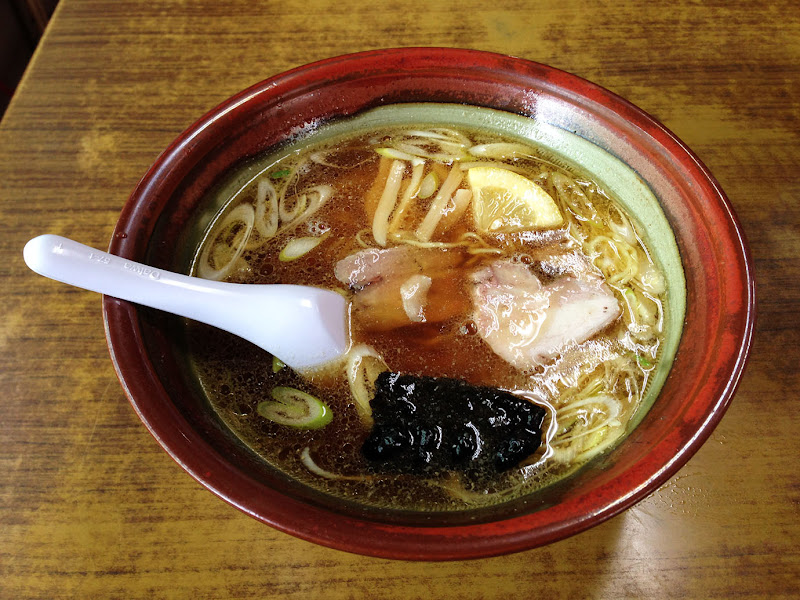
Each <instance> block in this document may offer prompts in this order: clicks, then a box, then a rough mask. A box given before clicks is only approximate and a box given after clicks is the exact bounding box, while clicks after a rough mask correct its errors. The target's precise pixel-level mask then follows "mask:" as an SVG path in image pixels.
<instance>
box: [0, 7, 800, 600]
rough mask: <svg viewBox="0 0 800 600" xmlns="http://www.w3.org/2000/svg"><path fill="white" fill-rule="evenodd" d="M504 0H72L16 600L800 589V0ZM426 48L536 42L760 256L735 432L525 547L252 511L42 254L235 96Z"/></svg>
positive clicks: (13, 499) (1, 174) (37, 200)
mask: <svg viewBox="0 0 800 600" xmlns="http://www.w3.org/2000/svg"><path fill="white" fill-rule="evenodd" d="M502 4H503V3H502V2H500V3H498V2H475V1H473V0H463V1H462V2H459V3H453V2H446V3H441V4H440V5H438V6H436V7H429V5H428V3H425V2H415V3H410V2H408V3H407V2H390V3H366V2H365V3H362V2H358V1H356V0H339V1H338V2H322V1H319V0H304V1H303V2H294V1H292V0H285V1H283V2H253V1H252V0H197V1H194V2H186V1H179V0H126V1H125V2H118V1H117V0H61V3H60V5H59V7H58V10H57V12H56V14H55V17H54V19H53V21H52V22H51V24H50V26H49V27H48V29H47V31H46V33H45V36H44V39H43V40H42V43H41V45H40V47H39V49H38V51H37V53H36V55H35V56H34V60H33V62H32V64H31V65H30V68H29V70H28V71H27V74H26V76H25V78H24V80H23V82H22V85H21V87H20V89H19V91H18V93H17V95H16V97H15V98H14V100H13V102H12V104H11V107H10V109H9V111H8V112H7V114H6V115H5V117H4V119H3V121H2V125H1V126H0V250H1V251H2V258H1V259H0V273H2V281H3V285H2V289H1V290H0V294H2V303H1V304H0V305H2V306H3V307H4V308H3V318H2V322H1V324H0V349H1V354H0V390H2V395H3V397H2V401H0V460H1V461H2V462H1V463H0V597H3V598H14V599H17V598H28V597H40V598H56V597H74V598H112V597H113V598H172V597H174V598H190V597H191V598H200V597H242V598H244V597H281V598H283V597H286V598H304V599H307V598H316V597H320V598H322V597H324V598H359V597H364V598H366V597H369V598H436V597H453V598H511V597H525V598H527V597H543V598H730V597H737V598H742V597H744V598H781V597H783V598H790V597H798V595H800V524H799V523H800V514H799V513H800V510H799V509H800V474H798V473H799V472H800V469H799V468H798V458H800V452H799V450H800V441H799V440H800V410H799V409H798V402H797V394H798V389H800V378H798V359H800V352H798V345H799V344H800V335H799V334H798V327H799V326H800V317H798V315H800V284H799V283H798V282H799V281H800V266H799V264H798V256H800V229H798V228H799V227H800V104H798V102H800V11H798V9H797V5H796V3H795V2H793V1H783V0H781V1H778V2H767V1H765V0H753V1H751V2H747V3H744V2H742V3H734V2H728V3H698V2H679V3H677V4H675V5H674V6H672V7H670V8H666V7H661V8H659V7H657V6H656V5H655V4H654V3H651V2H643V1H636V0H623V1H621V2H617V3H598V5H597V6H592V4H593V3H579V2H571V1H570V0H559V1H549V0H548V1H542V2H535V3H534V2H531V3H526V2H509V3H508V7H507V8H504V7H503V6H502ZM737 4H738V5H737ZM411 45H440V46H460V47H471V48H478V49H484V50H492V51H498V52H503V53H507V54H513V55H517V56H521V57H524V58H528V59H531V60H535V61H539V62H543V63H547V64H550V65H552V66H555V67H558V68H561V69H564V70H566V71H570V72H572V73H575V74H577V75H580V76H582V77H585V78H587V79H590V80H592V81H594V82H596V83H598V84H600V85H603V86H604V87H607V88H609V89H611V90H613V91H615V92H617V93H619V94H620V95H622V96H624V97H626V98H628V99H629V100H631V101H632V102H633V103H635V104H637V105H638V106H640V107H642V108H643V109H645V110H646V111H648V112H650V113H651V114H653V115H654V116H656V117H657V118H659V119H660V120H661V121H662V122H663V123H665V124H666V125H667V127H669V128H670V129H672V130H673V131H674V132H675V133H676V134H677V135H678V136H679V137H680V138H682V139H683V140H684V141H685V142H686V143H687V144H688V145H689V146H690V147H691V148H693V149H694V150H695V151H696V152H697V154H698V155H699V156H700V157H701V159H702V160H703V161H705V163H706V164H707V165H708V167H709V168H710V170H711V171H712V172H713V173H714V174H715V175H716V177H717V178H718V179H719V181H720V182H721V184H722V186H723V188H724V189H725V190H726V191H727V193H728V195H729V196H730V199H731V201H732V203H733V205H734V206H735V208H736V210H737V211H738V214H739V216H740V218H741V220H742V222H743V225H744V228H745V230H746V233H747V235H748V236H749V239H750V244H751V247H752V251H753V255H754V259H755V267H756V276H757V279H758V286H759V290H758V291H759V300H760V305H759V310H760V318H759V323H758V329H757V334H756V339H755V344H754V348H753V353H752V356H751V360H750V364H749V368H748V371H747V373H746V375H745V377H744V380H743V381H742V384H741V387H740V389H739V391H738V393H737V395H736V397H735V399H734V402H733V404H732V406H731V407H730V409H729V411H728V413H727V415H726V416H725V418H724V419H723V421H722V423H721V424H720V426H719V427H718V428H717V430H716V431H715V433H714V434H713V435H712V437H711V439H710V440H709V441H708V442H707V443H706V444H705V446H704V447H703V448H702V449H701V450H700V451H699V452H698V454H697V455H696V456H695V457H694V458H693V459H692V460H691V461H690V462H689V463H688V464H687V465H686V466H685V467H684V468H683V469H682V470H681V471H680V472H679V473H678V474H677V475H676V476H675V477H674V478H673V479H672V480H670V481H669V482H668V483H667V484H666V485H664V486H663V487H662V488H661V489H660V490H658V491H657V492H656V493H654V494H652V495H651V496H650V497H648V498H647V499H646V500H644V501H643V502H641V503H639V504H638V505H637V506H635V507H634V508H632V509H630V510H628V511H626V512H625V513H623V514H621V515H619V516H618V517H616V518H614V519H612V520H610V521H608V522H606V523H604V524H603V525H601V526H599V527H596V528H594V529H592V530H589V531H587V532H585V533H582V534H580V535H578V536H575V537H573V538H571V539H567V540H564V541H562V542H559V543H556V544H552V545H550V546H547V547H544V548H540V549H535V550H531V551H528V552H523V553H519V554H515V555H511V556H505V557H499V558H493V559H486V560H478V561H469V562H452V563H440V564H420V563H411V562H400V561H389V560H379V559H372V558H365V557H360V556H354V555H350V554H346V553H344V552H339V551H336V550H331V549H327V548H322V547H317V546H315V545H312V544H310V543H307V542H304V541H301V540H298V539H294V538H292V537H289V536H287V535H285V534H282V533H279V532H277V531H274V530H272V529H271V528H269V527H267V526H264V525H261V524H259V523H258V522H256V521H255V520H253V519H251V518H249V517H247V516H245V515H244V514H241V513H240V512H238V511H237V510H235V509H233V508H231V507H229V506H228V505H226V504H225V503H223V502H222V501H220V500H218V499H217V498H216V497H214V496H213V495H212V494H210V493H209V492H207V491H206V490H204V489H203V488H202V487H201V486H200V485H199V484H197V483H196V482H195V481H194V480H193V479H192V478H190V477H189V476H188V475H186V474H185V473H184V472H183V471H182V470H181V469H180V467H178V466H177V465H176V464H175V463H173V461H172V460H171V459H170V458H169V457H168V456H167V454H166V453H164V452H163V451H162V450H161V449H160V447H159V446H158V444H157V443H156V442H155V441H154V440H153V439H152V438H151V437H150V435H149V434H148V433H147V431H146V430H145V428H144V427H142V426H141V425H140V423H139V421H138V419H137V417H136V415H135V414H134V412H133V410H132V409H131V408H130V406H129V404H128V403H127V401H126V399H125V396H124V394H123V392H122V389H121V388H120V386H119V384H118V382H117V379H116V377H115V375H114V372H113V369H112V366H111V362H110V360H109V357H108V352H107V349H106V343H105V338H104V335H103V326H102V320H101V314H100V299H99V297H98V296H97V295H93V294H91V293H88V292H82V291H78V290H74V289H71V288H68V287H66V286H62V285H59V284H56V283H53V282H51V281H48V280H45V279H43V278H40V277H38V276H35V275H33V274H32V273H31V272H29V271H28V270H27V269H26V268H25V266H24V264H23V262H22V256H21V250H22V247H23V245H24V243H25V242H26V241H27V240H28V239H29V238H31V237H33V236H34V235H37V234H40V233H44V232H51V233H58V234H62V235H65V236H68V237H72V238H75V239H78V240H80V241H82V242H84V243H87V244H89V245H94V246H96V247H101V248H104V247H106V246H107V244H108V241H109V239H110V236H111V231H112V228H113V226H114V223H115V222H116V219H117V215H118V213H119V211H120V209H121V207H122V205H123V203H124V202H125V199H126V198H127V196H128V194H129V193H130V191H131V190H132V189H133V187H134V186H135V185H136V183H137V181H138V179H139V177H141V175H142V174H143V173H144V172H145V171H146V169H147V167H148V166H149V165H150V163H151V162H152V161H153V160H154V159H155V158H156V156H157V155H158V153H159V152H160V151H161V150H162V149H163V148H165V147H166V146H167V144H168V143H169V142H170V141H171V140H172V139H173V138H174V137H176V136H177V135H178V133H180V132H181V131H182V130H183V129H184V128H185V127H186V126H188V125H189V124H190V123H191V122H192V121H193V120H194V119H195V118H196V117H198V116H199V115H201V114H202V113H204V112H205V111H206V110H208V109H210V108H211V107H213V106H215V105H216V104H217V103H219V102H221V101H222V100H224V99H225V98H227V97H228V96H230V95H231V94H233V93H234V92H236V91H238V90H240V89H243V88H245V87H247V86H249V85H251V84H253V83H255V82H257V81H260V80H261V79H264V78H266V77H268V76H271V75H273V74H275V73H278V72H280V71H283V70H285V69H287V68H291V67H295V66H298V65H301V64H305V63H308V62H311V61H313V60H317V59H321V58H325V57H329V56H333V55H337V54H341V53H346V52H353V51H358V50H365V49H372V48H379V47H387V46H411Z"/></svg>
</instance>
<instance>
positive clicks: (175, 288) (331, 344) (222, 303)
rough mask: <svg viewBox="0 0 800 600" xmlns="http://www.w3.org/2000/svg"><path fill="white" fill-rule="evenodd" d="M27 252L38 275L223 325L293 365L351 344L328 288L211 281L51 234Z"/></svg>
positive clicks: (313, 363)
mask: <svg viewBox="0 0 800 600" xmlns="http://www.w3.org/2000/svg"><path fill="white" fill-rule="evenodd" d="M23 255H24V258H25V263H26V264H27V265H28V267H30V268H31V269H32V270H33V271H35V272H36V273H39V274H40V275H44V276H45V277H48V278H50V279H54V280H56V281H60V282H62V283H67V284H70V285H74V286H76V287H80V288H83V289H86V290H91V291H93V292H100V293H101V294H106V295H108V296H113V297H115V298H119V299H121V300H129V301H131V302H135V303H137V304H141V305H144V306H149V307H150V308H157V309H160V310H164V311H167V312H170V313H173V314H176V315H179V316H182V317H187V318H189V319H193V320H195V321H200V322H201V323H206V324H207V325H213V326H214V327H218V328H220V329H224V330H225V331H228V332H230V333H233V334H235V335H238V336H239V337H242V338H244V339H246V340H248V341H250V342H252V343H254V344H255V345H257V346H259V347H261V348H263V349H264V350H266V351H267V352H269V353H271V354H273V355H274V356H277V357H278V358H279V359H281V360H282V361H283V362H284V363H286V364H287V365H288V366H290V367H292V368H293V369H298V370H304V369H313V368H316V367H319V366H321V365H323V364H325V363H327V362H330V361H332V360H335V359H336V358H338V357H339V356H341V355H343V354H344V353H345V351H346V350H347V347H348V337H349V336H348V331H347V301H346V300H345V299H344V297H343V296H341V295H340V294H337V293H336V292H332V291H329V290H324V289H321V288H315V287H309V286H302V285H247V284H238V283H223V282H220V281H207V280H204V279H199V278H197V277H188V276H186V275H180V274H178V273H172V272H170V271H164V270H162V269H155V268H153V267H150V266H148V265H144V264H141V263H138V262H134V261H131V260H127V259H124V258H120V257H119V256H115V255H113V254H108V253H107V252H101V251H100V250H95V249H94V248H90V247H89V246H84V245H83V244H80V243H78V242H75V241H73V240H70V239H67V238H64V237H61V236H57V235H49V234H48V235H41V236H39V237H36V238H34V239H32V240H31V241H29V242H28V243H27V244H26V245H25V249H24V251H23Z"/></svg>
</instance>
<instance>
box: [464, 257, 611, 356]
mask: <svg viewBox="0 0 800 600" xmlns="http://www.w3.org/2000/svg"><path fill="white" fill-rule="evenodd" d="M472 301H473V304H474V319H475V324H476V325H477V328H478V333H479V334H480V335H481V337H482V338H483V340H484V341H485V342H486V343H487V344H488V345H489V346H490V347H491V349H492V350H493V351H494V352H495V354H497V355H498V356H500V357H501V358H503V359H504V360H506V361H507V362H509V363H510V364H512V365H514V366H515V367H516V368H518V369H521V370H529V369H532V368H535V367H537V366H539V365H543V364H545V363H547V362H548V361H549V360H551V359H552V358H554V357H555V356H556V355H557V354H558V353H559V352H561V351H562V350H563V349H564V348H566V347H568V346H571V345H574V344H580V343H582V342H584V341H586V340H588V339H590V338H591V337H593V336H594V335H595V334H597V333H598V332H600V331H601V330H603V329H605V328H606V327H608V326H609V325H610V324H611V323H613V322H614V321H615V320H616V319H617V318H619V316H620V314H621V313H622V310H621V308H620V305H619V302H618V301H617V299H616V298H615V297H614V294H613V292H612V291H611V289H610V288H609V287H608V285H606V283H605V282H604V281H603V280H602V278H601V277H599V276H598V275H596V274H594V273H591V272H586V273H581V274H580V276H576V275H573V274H568V275H563V276H561V277H558V278H556V279H554V280H552V281H550V282H548V283H547V284H546V285H545V284H542V282H541V281H540V280H539V278H538V277H537V276H536V275H535V274H534V273H533V271H532V270H531V269H529V268H528V267H527V266H526V265H524V264H520V263H516V262H512V261H509V260H502V261H497V262H495V263H492V264H491V265H489V266H488V267H485V268H483V269H481V270H480V271H478V272H476V273H475V274H474V276H473V287H472Z"/></svg>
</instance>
